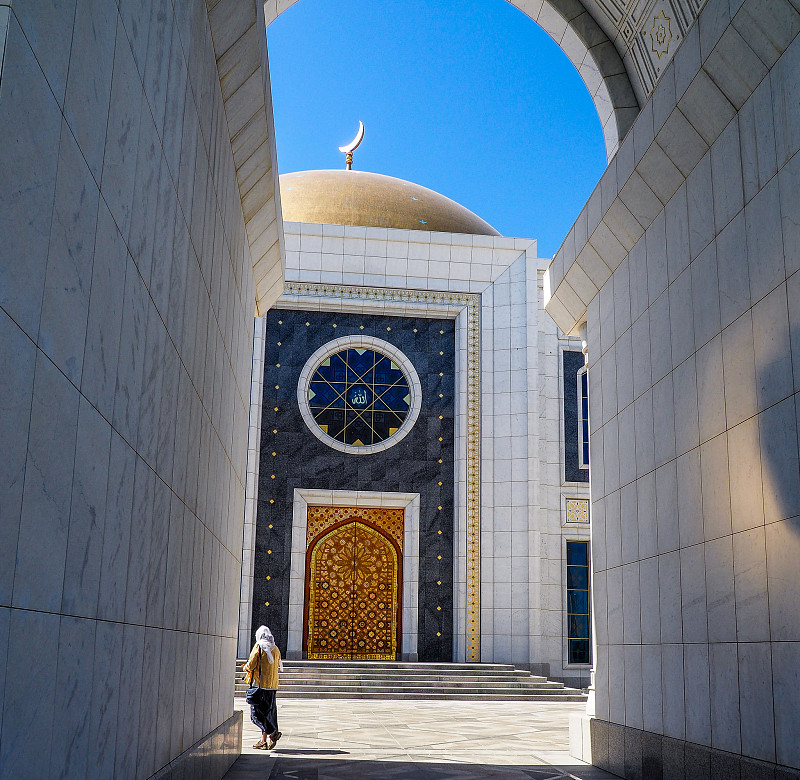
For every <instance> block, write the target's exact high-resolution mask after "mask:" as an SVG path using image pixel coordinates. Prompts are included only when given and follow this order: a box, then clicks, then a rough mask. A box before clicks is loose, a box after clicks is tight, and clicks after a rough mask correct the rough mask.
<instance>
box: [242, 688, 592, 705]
mask: <svg viewBox="0 0 800 780" xmlns="http://www.w3.org/2000/svg"><path fill="white" fill-rule="evenodd" d="M278 695H279V696H280V697H281V698H287V699H375V700H380V699H390V700H426V701H435V700H443V701H444V700H453V701H537V702H565V701H566V702H585V701H586V694H584V693H581V692H580V691H577V690H570V691H567V692H565V691H558V692H555V691H554V692H553V693H552V694H547V693H516V692H515V693H509V692H507V691H489V692H483V691H471V692H466V691H455V692H452V691H444V692H442V691H439V690H420V691H406V690H403V691H383V690H381V691H340V690H334V691H318V690H314V691H284V689H283V688H281V689H280V691H279V694H278ZM241 696H244V694H241Z"/></svg>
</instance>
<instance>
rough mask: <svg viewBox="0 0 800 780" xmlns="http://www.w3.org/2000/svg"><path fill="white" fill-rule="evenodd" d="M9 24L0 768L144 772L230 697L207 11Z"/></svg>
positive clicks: (2, 286)
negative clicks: (44, 692)
mask: <svg viewBox="0 0 800 780" xmlns="http://www.w3.org/2000/svg"><path fill="white" fill-rule="evenodd" d="M6 18H7V19H8V25H7V30H6V27H5V26H4V23H3V21H2V20H3V19H6ZM6 36H7V37H6ZM0 37H2V38H4V39H5V51H4V58H3V65H2V75H1V76H0V138H2V139H3V142H2V144H0V171H2V175H0V235H2V237H3V240H2V242H1V243H0V353H2V365H3V367H4V368H3V370H2V372H0V409H1V410H2V411H0V452H2V453H3V456H2V458H0V520H1V522H0V706H1V707H2V709H1V710H0V712H2V715H1V716H0V717H2V722H1V723H0V767H2V770H1V771H0V774H2V775H3V776H4V777H14V778H24V777H59V776H71V777H76V776H84V775H89V776H95V777H112V776H114V777H149V776H150V775H151V774H153V773H155V772H156V771H157V770H159V769H161V768H162V767H164V766H165V765H167V764H168V763H169V762H170V761H171V760H172V759H174V758H175V757H177V756H179V755H180V754H181V753H182V752H184V751H186V750H187V749H188V748H190V747H191V746H192V745H194V744H195V743H196V742H198V740H201V739H202V738H203V737H204V736H205V735H207V734H208V733H209V732H211V731H213V730H214V729H215V728H216V727H217V726H218V725H219V724H221V723H223V722H224V721H226V719H228V718H229V717H230V716H231V715H232V696H231V694H232V675H231V669H232V663H233V659H234V655H235V643H236V639H235V637H236V624H237V619H236V606H235V605H236V601H237V595H238V590H239V576H240V556H241V518H242V516H243V500H244V479H245V458H246V450H247V444H246V442H247V414H248V397H249V378H250V376H249V375H250V355H251V334H252V313H253V301H254V298H255V292H254V285H253V281H252V264H251V261H250V257H249V252H248V249H247V242H246V237H245V234H244V225H243V220H242V212H241V202H240V198H239V192H238V187H237V182H236V177H235V172H234V167H233V162H232V158H231V154H230V143H229V138H228V135H227V130H226V126H225V117H224V113H223V109H222V99H221V94H220V89H219V81H218V78H217V69H216V65H215V61H214V53H213V49H212V46H211V37H210V31H209V24H208V18H207V16H206V11H205V5H204V4H202V3H201V4H197V3H179V4H176V6H175V10H174V12H173V6H172V3H170V2H168V0H153V2H147V3H124V4H122V6H121V7H120V8H119V9H118V8H117V5H116V4H115V3H109V2H100V1H93V0H61V1H60V2H55V1H50V0H14V3H13V5H12V7H11V9H10V10H9V9H8V8H6V7H3V8H0ZM42 691H48V692H50V691H51V692H52V697H51V696H50V695H49V694H46V695H42V694H41V692H42Z"/></svg>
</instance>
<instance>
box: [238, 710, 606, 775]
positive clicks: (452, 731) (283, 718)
mask: <svg viewBox="0 0 800 780" xmlns="http://www.w3.org/2000/svg"><path fill="white" fill-rule="evenodd" d="M235 706H236V709H241V710H243V711H244V736H243V749H242V755H241V757H240V758H239V759H238V760H237V761H236V763H235V764H234V765H233V766H232V767H231V769H230V771H229V772H228V774H227V775H226V776H225V777H226V778H227V780H254V779H255V778H259V780H267V779H268V778H269V780H279V779H281V780H284V779H285V780H289V779H290V778H291V780H429V779H430V780H433V779H434V778H435V779H436V780H455V778H458V779H459V780H471V779H472V778H476V779H477V778H502V780H517V779H519V780H556V779H557V778H558V779H559V780H560V779H561V778H563V779H564V780H567V778H569V779H570V780H606V779H608V780H614V775H610V774H608V773H607V772H604V771H602V770H601V769H598V768H597V767H593V766H589V765H587V764H584V763H583V762H581V761H579V760H578V759H575V758H572V757H571V756H570V755H569V732H568V728H567V721H568V718H569V715H570V714H571V713H573V712H582V711H583V710H584V707H585V705H583V704H580V703H578V704H571V703H554V704H550V703H547V702H530V703H526V702H491V703H487V702H458V701H451V702H438V701H367V702H365V701H363V700H357V699H350V700H338V701H335V700H330V699H281V698H280V694H278V722H279V726H280V730H281V732H282V733H283V737H282V739H281V741H280V742H279V743H278V746H277V747H276V748H275V749H274V750H273V751H272V752H271V753H267V752H265V751H263V750H254V749H253V748H252V745H253V743H254V742H256V741H257V740H258V739H259V738H260V737H261V734H260V732H259V731H258V729H257V728H256V727H255V726H254V725H253V724H252V723H251V722H250V708H249V707H248V705H247V704H246V703H245V701H244V700H243V699H236V703H235Z"/></svg>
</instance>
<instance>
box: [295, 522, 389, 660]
mask: <svg viewBox="0 0 800 780" xmlns="http://www.w3.org/2000/svg"><path fill="white" fill-rule="evenodd" d="M398 552H399V550H398V549H397V547H396V544H395V543H394V542H393V541H391V540H390V539H389V538H387V536H385V535H384V534H383V533H382V532H381V531H380V530H378V529H377V528H373V527H371V526H370V525H367V524H366V523H364V522H360V521H359V520H357V519H355V518H352V519H349V520H346V521H344V522H343V523H341V524H339V525H337V526H335V527H334V528H332V529H330V530H325V531H323V532H322V533H321V534H319V535H318V537H317V538H316V539H315V540H313V541H312V542H311V543H310V544H309V549H308V558H307V560H308V566H307V570H306V577H307V579H306V593H307V598H306V604H307V621H306V631H307V633H306V651H307V654H308V657H309V658H322V659H330V658H340V659H344V658H346V659H351V658H359V659H366V660H394V659H395V658H396V653H397V649H398V634H399V628H400V624H399V601H400V599H399V596H400V588H399V583H400V563H401V559H400V558H399V556H398Z"/></svg>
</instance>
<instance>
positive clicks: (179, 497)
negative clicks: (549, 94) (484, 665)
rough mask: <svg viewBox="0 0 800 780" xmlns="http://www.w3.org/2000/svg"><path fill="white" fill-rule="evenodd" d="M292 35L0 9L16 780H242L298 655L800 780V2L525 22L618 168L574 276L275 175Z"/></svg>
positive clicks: (582, 225) (83, 11)
mask: <svg viewBox="0 0 800 780" xmlns="http://www.w3.org/2000/svg"><path fill="white" fill-rule="evenodd" d="M292 4H293V0H266V2H262V0H205V2H203V0H191V2H188V1H178V0H174V1H173V0H141V1H137V2H127V1H122V0H121V1H120V2H119V3H115V2H94V0H0V139H2V143H0V236H1V237H2V241H0V365H2V367H3V370H2V371H0V777H2V778H6V777H8V778H14V780H18V779H24V778H37V779H38V778H41V777H54V778H55V777H69V778H72V777H81V778H83V777H92V778H94V777H103V778H105V777H116V778H143V779H144V778H158V780H167V778H183V777H200V776H202V777H204V778H221V777H223V776H224V775H225V773H226V772H227V770H228V769H229V767H230V766H231V764H232V763H233V762H234V761H235V760H236V758H237V756H238V755H239V752H240V750H241V734H242V719H241V712H240V711H236V710H235V709H234V706H233V702H232V692H233V677H232V670H233V664H234V660H235V658H236V656H237V650H238V651H239V652H241V649H242V648H243V647H244V646H245V645H249V642H250V634H251V632H252V628H253V625H254V623H256V622H258V621H261V620H266V621H267V622H269V623H270V624H271V625H272V626H273V627H275V629H276V635H277V637H278V641H279V643H282V645H283V646H284V647H285V648H286V650H287V655H290V656H291V657H292V658H302V657H303V656H305V657H307V658H309V657H310V658H323V659H325V658H331V657H334V658H341V659H350V658H370V657H371V658H375V659H380V658H392V657H394V658H399V659H406V660H408V661H413V660H414V659H416V660H417V661H425V660H437V661H447V660H459V661H464V662H469V663H480V662H486V661H491V660H503V661H509V662H511V663H514V664H517V665H520V666H521V667H527V668H530V669H532V670H534V671H540V672H547V673H548V674H550V675H551V676H553V677H558V678H561V679H564V680H569V681H571V682H573V683H575V684H581V685H586V684H587V683H588V691H589V693H588V702H587V704H586V712H585V713H576V714H575V715H573V716H572V720H571V723H570V750H571V751H572V754H573V755H574V756H575V757H577V758H580V759H583V760H585V761H587V762H589V763H592V764H595V765H597V766H599V767H601V768H602V769H604V770H607V771H610V772H611V773H613V774H615V775H617V776H619V777H624V778H629V779H630V780H639V778H660V780H672V778H691V780H712V778H714V779H716V778H726V779H727V778H741V779H742V780H744V778H747V779H748V780H750V779H751V778H766V779H768V780H789V779H790V778H799V777H800V739H799V738H798V725H797V724H798V723H800V697H798V695H797V690H798V685H799V684H800V673H799V672H798V670H800V611H798V609H797V604H798V592H799V589H798V577H797V561H798V559H800V520H799V519H800V448H799V446H798V441H799V440H800V349H799V348H798V345H800V249H799V247H800V197H798V193H799V192H800V0H641V2H633V1H632V0H631V1H629V0H515V2H514V5H515V6H516V7H518V8H519V9H520V11H521V12H523V13H524V14H526V15H527V16H528V17H529V18H530V19H531V20H532V21H533V22H536V23H537V24H539V25H540V26H541V27H542V28H543V29H544V30H545V31H546V32H547V33H548V34H549V35H550V36H551V37H552V38H553V40H554V41H555V42H556V43H557V44H558V45H559V46H560V47H561V49H562V51H563V52H564V54H565V55H566V57H567V58H568V59H569V61H570V62H571V63H572V65H573V66H574V67H575V69H576V71H577V72H578V73H579V75H580V76H581V78H582V80H583V82H584V84H585V85H586V88H587V91H588V93H589V94H590V95H591V98H592V100H593V102H594V105H595V107H596V109H597V113H598V117H599V119H600V124H601V126H602V128H603V136H604V139H605V144H606V150H607V157H608V166H607V168H606V170H605V172H604V173H603V175H602V177H601V179H600V181H599V182H598V184H597V187H596V188H595V190H594V192H593V193H592V194H591V196H590V197H589V199H588V200H587V202H586V204H585V206H584V207H583V208H582V210H581V211H580V213H579V215H578V217H577V219H576V220H575V223H574V225H573V226H572V228H571V229H570V230H569V232H568V233H567V235H566V236H565V237H564V240H563V242H562V244H561V246H560V248H559V249H558V251H557V252H556V254H555V256H554V257H553V258H549V259H544V258H539V257H537V252H536V243H535V241H533V240H530V239H520V238H509V237H502V236H499V235H497V234H496V231H494V230H493V229H492V228H491V227H490V226H489V225H487V224H486V223H485V222H484V221H483V220H481V219H480V218H479V217H478V216H476V215H474V214H471V213H469V212H468V211H466V210H465V209H463V208H461V207H460V206H459V205H458V204H455V203H453V202H452V201H449V200H448V199H447V198H446V197H444V196H443V195H439V194H436V193H433V192H430V191H429V190H426V189H424V188H421V187H418V186H416V185H414V184H412V183H409V182H404V181H400V180H398V179H392V178H389V177H385V176H381V175H380V174H377V173H367V172H364V171H359V170H341V171H334V172H326V171H308V172H302V173H295V174H290V175H287V176H285V177H279V176H278V171H277V162H276V159H277V158H276V149H275V138H274V121H273V120H274V115H273V105H272V94H271V87H270V79H269V60H268V52H267V40H266V34H265V29H266V27H267V26H268V25H269V24H270V23H271V22H272V21H274V20H275V19H276V18H277V17H278V16H279V15H280V14H281V13H283V12H284V11H285V10H286V8H287V7H289V6H291V5H292ZM354 121H355V118H354ZM343 151H344V153H345V154H348V153H350V154H352V153H353V151H354V150H353V148H350V149H349V150H348V149H347V148H345V149H343ZM513 163H514V161H513V160H509V161H508V164H509V165H513ZM356 168H357V166H356ZM254 320H255V330H254ZM587 479H589V481H588V482H587ZM587 498H588V499H589V504H587ZM245 637H246V640H245ZM198 681H202V684H198Z"/></svg>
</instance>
